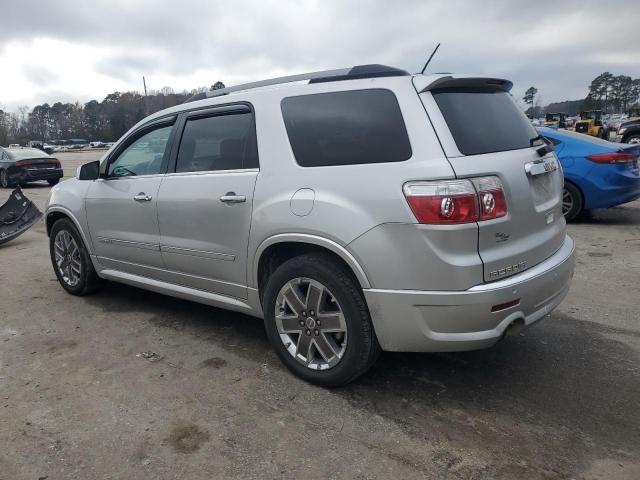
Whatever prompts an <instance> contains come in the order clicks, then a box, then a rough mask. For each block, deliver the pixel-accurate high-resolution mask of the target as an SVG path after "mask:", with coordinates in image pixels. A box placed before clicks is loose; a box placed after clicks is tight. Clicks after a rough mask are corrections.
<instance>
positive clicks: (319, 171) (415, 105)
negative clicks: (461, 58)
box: [243, 77, 453, 286]
mask: <svg viewBox="0 0 640 480" xmlns="http://www.w3.org/2000/svg"><path fill="white" fill-rule="evenodd" d="M363 88H386V89H390V90H392V91H393V92H394V93H395V95H396V97H397V99H398V103H399V104H400V108H401V110H402V113H403V116H404V121H405V125H406V128H407V131H408V133H409V139H410V142H411V149H412V157H411V158H410V159H409V160H407V161H404V162H394V163H378V164H363V165H346V166H334V167H307V168H305V167H300V166H299V165H298V164H297V163H296V161H295V158H294V155H293V151H292V149H291V145H290V143H289V138H288V136H287V131H286V128H285V124H284V121H283V117H282V111H281V101H282V99H283V98H286V97H290V96H295V95H307V94H312V93H324V92H328V91H345V90H359V89H363ZM285 92H286V93H285ZM243 99H245V100H247V101H250V102H251V103H252V104H253V105H254V108H255V113H256V129H257V135H258V151H259V155H260V173H259V175H258V179H257V182H256V188H255V194H254V203H253V216H252V226H251V236H250V241H249V249H248V254H249V264H248V268H249V275H248V278H249V279H253V283H254V284H253V285H249V286H255V285H256V277H257V272H256V270H257V265H258V257H257V253H258V247H259V246H260V245H261V244H263V242H265V241H267V240H268V239H269V238H270V237H273V236H275V235H279V234H308V235H314V236H319V237H322V238H326V239H328V240H330V241H333V242H335V243H337V244H339V245H341V246H342V247H345V246H347V245H348V244H349V243H351V242H353V241H354V240H355V239H356V238H358V237H359V236H361V235H363V234H364V233H365V232H367V231H369V230H371V229H373V228H374V227H376V226H377V225H381V224H385V223H415V218H414V217H413V215H412V213H411V211H410V210H409V208H408V206H407V203H406V201H405V199H404V195H403V192H402V185H403V184H404V183H405V182H406V181H409V180H417V179H438V178H451V177H452V176H453V170H452V169H451V166H450V165H449V163H448V162H447V160H446V158H445V157H444V154H443V152H442V149H441V147H440V145H439V144H438V141H437V138H436V136H435V134H434V132H433V129H432V128H431V126H430V124H429V122H428V119H427V117H426V114H425V111H424V109H423V107H422V105H421V103H420V102H419V98H418V96H417V94H416V91H415V89H414V88H413V86H412V84H411V81H410V77H401V78H386V79H366V80H356V81H348V82H336V83H334V84H312V85H304V86H300V87H287V88H286V89H277V88H276V89H273V90H272V91H270V92H269V93H268V94H266V93H264V92H262V95H259V96H257V95H256V96H255V98H252V95H250V94H247V95H244V96H243ZM300 189H310V190H312V191H313V196H314V201H313V208H312V210H311V212H310V213H309V214H308V215H305V216H298V215H294V214H293V212H292V208H291V200H292V197H293V195H294V193H295V192H296V191H298V190H300ZM383 248H391V246H390V245H384V246H383ZM363 269H364V270H365V272H366V270H367V266H366V265H363Z"/></svg>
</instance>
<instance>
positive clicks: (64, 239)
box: [54, 230, 82, 287]
mask: <svg viewBox="0 0 640 480" xmlns="http://www.w3.org/2000/svg"><path fill="white" fill-rule="evenodd" d="M54 256H55V261H56V266H57V268H58V272H59V273H60V277H61V278H62V280H63V281H64V282H65V283H66V284H67V285H68V286H70V287H75V286H76V285H78V284H79V283H80V278H81V274H82V261H81V259H80V249H79V248H78V244H77V243H76V241H75V239H74V238H73V236H72V235H71V234H70V233H69V232H68V231H67V230H60V231H59V232H58V234H57V235H56V238H55V240H54Z"/></svg>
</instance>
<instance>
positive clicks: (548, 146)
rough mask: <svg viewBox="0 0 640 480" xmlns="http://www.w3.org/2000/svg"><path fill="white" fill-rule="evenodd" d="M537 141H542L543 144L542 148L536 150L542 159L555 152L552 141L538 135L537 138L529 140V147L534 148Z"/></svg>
mask: <svg viewBox="0 0 640 480" xmlns="http://www.w3.org/2000/svg"><path fill="white" fill-rule="evenodd" d="M537 141H541V142H542V143H543V145H542V146H540V147H539V148H536V152H537V153H538V155H540V156H541V157H544V156H545V155H546V154H547V153H551V152H553V151H554V150H555V147H554V145H553V143H552V142H551V140H549V139H548V138H546V137H543V136H542V135H538V136H536V137H533V138H531V139H530V140H529V146H530V147H533V146H535V145H534V143H535V142H537Z"/></svg>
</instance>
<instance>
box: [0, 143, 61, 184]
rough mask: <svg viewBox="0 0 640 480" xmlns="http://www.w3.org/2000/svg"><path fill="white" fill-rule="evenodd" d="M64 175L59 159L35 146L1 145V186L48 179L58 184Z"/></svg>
mask: <svg viewBox="0 0 640 480" xmlns="http://www.w3.org/2000/svg"><path fill="white" fill-rule="evenodd" d="M63 176H64V173H63V171H62V166H61V165H60V162H59V161H58V159H56V158H53V157H50V156H49V155H48V154H47V153H45V152H43V151H42V150H37V149H35V148H13V149H12V148H2V147H0V187H2V188H11V187H13V186H14V185H22V184H25V183H29V182H37V181H39V180H46V181H47V182H49V185H55V184H57V183H58V182H59V181H60V179H61V178H62V177H63Z"/></svg>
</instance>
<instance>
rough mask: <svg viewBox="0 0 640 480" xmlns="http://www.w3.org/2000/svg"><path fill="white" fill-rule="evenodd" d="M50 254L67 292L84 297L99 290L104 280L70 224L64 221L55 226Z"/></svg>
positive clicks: (68, 221)
mask: <svg viewBox="0 0 640 480" xmlns="http://www.w3.org/2000/svg"><path fill="white" fill-rule="evenodd" d="M49 251H50V255H51V263H52V264H53V270H54V272H55V274H56V277H57V278H58V281H59V282H60V285H62V288H64V289H65V290H66V291H67V292H69V293H70V294H72V295H78V296H83V295H87V294H89V293H93V292H94V291H95V290H97V289H98V287H99V286H100V284H101V279H100V278H99V277H98V275H97V274H96V271H95V269H94V268H93V263H92V262H91V258H90V257H89V252H88V251H87V249H86V247H85V245H84V243H83V242H82V237H81V236H80V234H79V233H78V230H77V229H76V227H75V225H74V224H73V223H72V222H71V221H70V220H68V219H66V218H63V219H60V220H58V221H57V222H56V223H54V224H53V227H51V235H50V237H49Z"/></svg>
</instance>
